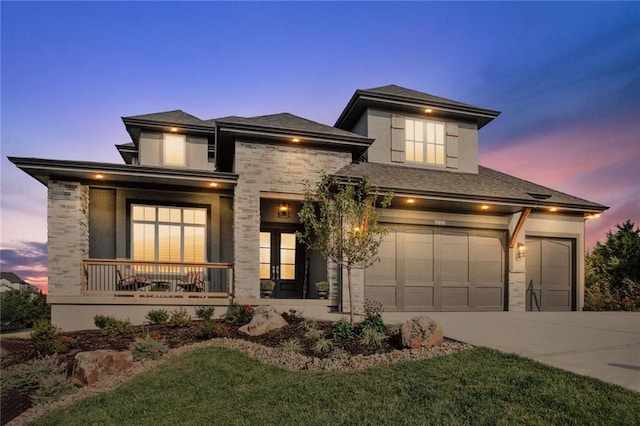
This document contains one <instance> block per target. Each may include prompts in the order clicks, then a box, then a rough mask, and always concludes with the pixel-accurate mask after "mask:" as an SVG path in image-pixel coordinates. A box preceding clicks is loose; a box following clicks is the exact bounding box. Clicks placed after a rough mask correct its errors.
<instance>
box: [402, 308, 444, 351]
mask: <svg viewBox="0 0 640 426" xmlns="http://www.w3.org/2000/svg"><path fill="white" fill-rule="evenodd" d="M401 337H402V346H403V347H405V348H411V349H418V348H424V349H428V348H431V347H433V346H438V345H440V344H442V342H443V341H444V335H443V333H442V327H440V324H438V323H437V322H435V321H434V320H432V319H431V318H429V317H424V316H423V317H414V318H411V319H410V320H409V321H407V322H405V323H404V324H403V325H402V330H401Z"/></svg>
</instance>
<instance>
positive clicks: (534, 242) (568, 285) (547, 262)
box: [525, 238, 575, 311]
mask: <svg viewBox="0 0 640 426" xmlns="http://www.w3.org/2000/svg"><path fill="white" fill-rule="evenodd" d="M525 253H526V258H525V261H526V265H527V310H528V311H570V310H574V309H575V301H574V299H575V297H574V271H573V270H574V268H573V265H574V262H573V253H574V242H573V240H565V239H555V238H527V240H526V247H525Z"/></svg>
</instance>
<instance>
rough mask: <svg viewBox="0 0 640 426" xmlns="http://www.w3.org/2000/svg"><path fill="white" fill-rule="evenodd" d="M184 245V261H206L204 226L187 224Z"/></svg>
mask: <svg viewBox="0 0 640 426" xmlns="http://www.w3.org/2000/svg"><path fill="white" fill-rule="evenodd" d="M183 245H184V254H183V261H185V262H194V263H197V262H204V261H205V238H204V228H201V227H195V226H185V227H184V242H183Z"/></svg>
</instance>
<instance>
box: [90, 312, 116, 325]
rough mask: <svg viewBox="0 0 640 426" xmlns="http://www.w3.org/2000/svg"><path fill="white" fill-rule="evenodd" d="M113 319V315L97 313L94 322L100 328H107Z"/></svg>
mask: <svg viewBox="0 0 640 426" xmlns="http://www.w3.org/2000/svg"><path fill="white" fill-rule="evenodd" d="M112 319H113V317H108V316H106V315H96V316H94V317H93V323H94V324H95V325H96V327H98V328H105V327H106V325H107V323H108V322H109V321H110V320H112Z"/></svg>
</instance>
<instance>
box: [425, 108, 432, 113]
mask: <svg viewBox="0 0 640 426" xmlns="http://www.w3.org/2000/svg"><path fill="white" fill-rule="evenodd" d="M424 112H426V113H427V114H431V113H432V112H433V108H425V109H424Z"/></svg>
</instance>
